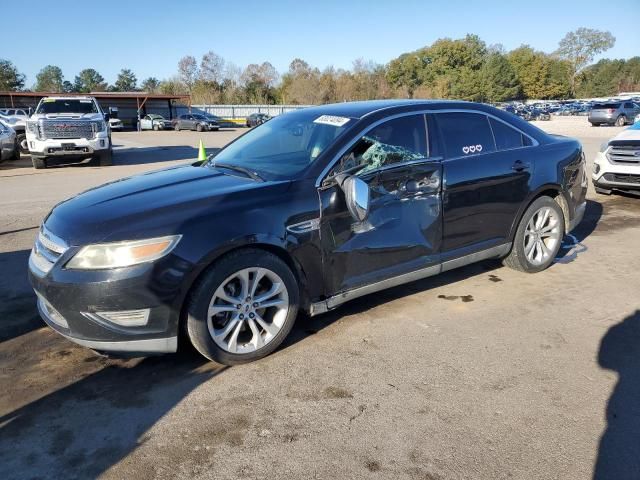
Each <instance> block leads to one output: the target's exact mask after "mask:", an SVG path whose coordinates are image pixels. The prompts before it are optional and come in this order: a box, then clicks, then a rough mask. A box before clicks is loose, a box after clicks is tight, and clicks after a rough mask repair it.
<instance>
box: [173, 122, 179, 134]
mask: <svg viewBox="0 0 640 480" xmlns="http://www.w3.org/2000/svg"><path fill="white" fill-rule="evenodd" d="M174 130H175V131H176V132H179V131H180V124H178V123H176V126H175V127H174Z"/></svg>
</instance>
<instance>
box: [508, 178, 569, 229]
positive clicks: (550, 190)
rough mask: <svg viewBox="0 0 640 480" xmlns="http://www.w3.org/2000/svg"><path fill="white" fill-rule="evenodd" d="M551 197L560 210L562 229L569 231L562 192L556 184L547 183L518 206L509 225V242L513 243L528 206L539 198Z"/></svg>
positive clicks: (567, 214)
mask: <svg viewBox="0 0 640 480" xmlns="http://www.w3.org/2000/svg"><path fill="white" fill-rule="evenodd" d="M544 196H546V197H551V198H552V199H553V200H554V201H555V202H556V203H557V204H558V205H559V206H560V208H561V209H562V215H563V217H564V228H565V231H568V229H569V222H570V219H569V203H568V202H567V199H566V198H565V196H564V193H563V192H562V187H561V186H560V185H558V184H554V183H549V184H545V185H542V186H540V187H539V188H538V189H536V190H535V191H533V192H532V193H531V195H530V196H529V197H528V198H527V201H526V202H522V205H521V206H520V210H518V215H516V218H515V219H514V222H513V224H512V225H511V233H510V235H509V240H510V241H512V242H513V238H514V236H515V234H516V231H517V230H518V225H520V221H521V220H522V217H523V216H524V213H525V212H526V211H527V209H528V208H529V206H530V205H531V204H532V203H533V202H535V201H536V200H537V199H538V198H540V197H544Z"/></svg>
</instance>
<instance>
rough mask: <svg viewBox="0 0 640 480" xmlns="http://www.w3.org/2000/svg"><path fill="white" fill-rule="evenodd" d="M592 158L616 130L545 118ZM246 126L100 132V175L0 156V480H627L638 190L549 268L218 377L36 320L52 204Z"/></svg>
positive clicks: (457, 290) (370, 310)
mask: <svg viewBox="0 0 640 480" xmlns="http://www.w3.org/2000/svg"><path fill="white" fill-rule="evenodd" d="M538 125H539V126H540V127H541V128H543V129H546V130H548V131H550V132H552V133H559V134H564V135H570V136H575V137H578V138H579V139H580V140H581V141H582V142H583V145H584V148H585V151H586V153H587V157H588V159H589V160H590V163H591V161H592V159H593V156H594V155H595V152H596V151H597V149H598V147H599V145H600V144H601V143H602V142H603V141H604V140H605V139H607V138H609V137H611V136H613V135H614V134H615V133H617V132H618V131H619V130H620V129H619V128H616V127H599V128H592V127H590V126H589V125H588V123H587V121H586V118H584V117H554V118H553V119H552V120H551V121H549V122H539V124H538ZM242 131H243V130H242V129H239V130H236V131H234V130H227V131H220V132H210V133H204V134H196V133H190V132H145V133H140V134H139V133H133V132H132V133H115V134H114V135H113V138H114V143H115V144H116V145H117V148H116V153H115V165H114V166H113V167H106V168H99V167H91V166H84V165H83V166H76V167H65V168H51V169H47V170H42V171H35V170H33V169H32V168H31V165H30V160H29V158H28V157H23V159H22V160H20V161H19V162H15V163H4V164H2V165H0V207H1V208H0V272H2V273H3V275H2V276H1V277H0V382H1V383H0V386H1V388H0V478H3V479H9V478H42V477H52V478H89V477H96V476H102V477H104V478H113V479H117V478H133V477H135V478H137V479H139V480H142V479H146V478H174V477H190V478H198V479H200V478H202V479H205V478H207V479H235V478H251V479H253V478H264V479H273V478H290V479H305V480H307V479H310V478H329V479H336V478H337V479H341V478H394V479H405V478H407V479H431V480H435V479H480V478H486V479H489V478H491V479H507V478H509V479H512V478H517V479H549V478H561V479H574V478H575V479H584V478H588V477H592V476H595V477H596V478H602V479H631V478H640V433H639V432H640V401H638V399H639V398H640V295H639V294H638V289H639V287H640V258H639V257H638V255H637V247H638V245H639V244H640V198H634V197H631V196H621V195H614V196H611V197H602V196H596V195H595V194H594V192H593V191H592V189H591V187H590V191H589V195H588V200H589V203H588V208H587V215H586V218H585V221H584V222H583V223H582V224H581V226H580V227H579V229H578V230H577V231H576V232H575V239H571V238H568V239H567V241H566V245H565V247H564V248H563V249H562V251H561V254H560V255H559V258H558V260H557V263H555V264H554V265H553V266H552V267H551V268H549V269H548V270H546V271H545V272H542V273H540V274H536V275H526V274H522V273H518V272H515V271H512V270H509V269H507V268H504V267H502V266H501V265H500V264H499V263H497V262H495V261H490V262H483V263H480V264H476V265H472V266H469V267H466V268H463V269H459V270H456V271H452V272H448V273H446V274H443V275H440V276H438V277H435V278H430V279H426V280H423V281H420V282H416V283H413V284H410V285H406V286H402V287H397V288H395V289H392V290H389V291H386V292H382V293H380V294H377V295H375V296H370V297H365V298H361V299H358V300H355V301H353V302H351V303H350V304H347V305H345V306H344V307H343V308H341V309H339V310H337V311H335V312H332V313H329V314H325V315H321V316H319V317H315V318H313V319H311V320H303V321H300V322H298V324H297V326H296V328H295V330H294V333H293V338H292V339H291V340H290V341H288V343H287V345H285V346H284V348H281V349H280V350H279V351H278V352H276V353H275V354H273V355H271V356H270V357H268V358H266V359H264V360H261V361H259V362H256V363H253V364H249V365H244V366H239V367H233V368H221V367H220V366H218V365H215V364H211V363H207V362H206V361H204V360H203V359H202V358H200V357H199V356H198V355H197V354H195V353H193V352H191V351H190V350H187V351H185V352H182V353H179V354H175V355H167V356H162V357H154V358H146V359H130V360H115V359H105V358H103V357H99V356H97V355H96V354H95V353H93V352H92V351H90V350H86V349H84V348H81V347H77V346H75V345H74V344H72V343H70V342H68V341H67V340H65V339H63V338H62V337H60V336H58V335H57V334H55V333H53V332H52V331H50V330H49V329H47V328H44V327H43V323H42V321H41V320H40V319H39V318H38V316H37V313H36V310H35V297H34V295H33V293H32V292H31V290H30V288H29V286H28V284H27V281H26V263H27V257H28V253H29V250H30V248H31V244H32V241H33V238H34V236H35V233H36V229H37V227H38V225H39V224H40V222H41V221H42V218H43V217H44V215H45V214H46V213H47V212H48V211H49V210H50V209H51V207H52V206H53V205H54V204H55V203H56V202H59V201H61V200H63V199H64V198H66V197H68V196H70V195H73V194H75V193H77V192H80V191H82V190H85V189H87V188H90V187H92V186H95V185H99V184H101V183H104V182H106V181H110V180H114V179H117V178H120V177H122V176H126V175H131V174H135V173H138V172H144V171H149V170H152V169H155V168H160V167H165V166H168V165H172V164H176V163H181V162H184V161H187V160H189V159H193V158H195V156H196V154H197V151H196V149H195V146H196V144H197V142H198V140H199V139H200V138H202V139H203V140H204V141H205V144H206V146H207V148H208V149H210V151H211V150H212V149H214V148H218V147H221V146H222V145H224V144H225V143H226V142H228V141H230V140H231V139H232V138H235V136H236V135H237V134H238V133H241V132H242Z"/></svg>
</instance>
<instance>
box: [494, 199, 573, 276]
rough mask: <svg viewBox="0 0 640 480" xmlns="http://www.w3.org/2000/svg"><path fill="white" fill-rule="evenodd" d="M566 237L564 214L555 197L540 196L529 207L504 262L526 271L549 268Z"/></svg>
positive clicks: (535, 271)
mask: <svg viewBox="0 0 640 480" xmlns="http://www.w3.org/2000/svg"><path fill="white" fill-rule="evenodd" d="M563 237H564V215H563V213H562V209H561V208H560V205H558V204H557V203H556V202H555V201H554V200H553V199H552V198H550V197H547V196H543V197H539V198H537V199H536V200H534V202H533V203H532V204H531V205H530V206H529V208H527V210H526V212H525V213H524V215H523V216H522V219H521V220H520V224H519V225H518V229H517V230H516V234H515V237H514V239H513V246H512V248H511V252H510V253H509V255H508V256H507V257H506V258H505V259H504V260H503V263H504V264H505V265H506V266H508V267H511V268H513V269H514V270H519V271H521V272H526V273H537V272H541V271H542V270H544V269H546V268H547V267H548V266H549V265H551V263H552V262H553V260H554V259H555V257H556V255H557V254H558V251H559V250H560V246H561V244H562V239H563Z"/></svg>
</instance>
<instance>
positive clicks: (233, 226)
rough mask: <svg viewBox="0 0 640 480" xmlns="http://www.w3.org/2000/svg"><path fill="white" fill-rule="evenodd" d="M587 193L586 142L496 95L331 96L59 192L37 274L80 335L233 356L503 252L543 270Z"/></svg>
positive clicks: (43, 291) (45, 300) (518, 265)
mask: <svg viewBox="0 0 640 480" xmlns="http://www.w3.org/2000/svg"><path fill="white" fill-rule="evenodd" d="M445 179H446V182H445V181H444V180H445ZM586 191H587V176H586V172H585V160H584V154H583V152H582V146H581V145H580V143H579V142H578V141H576V140H574V139H571V138H567V137H561V136H553V135H548V134H547V133H545V132H543V131H542V130H540V129H539V128H537V127H535V126H533V125H531V124H529V123H527V122H524V121H522V120H521V119H519V118H516V117H515V116H513V115H511V114H509V113H506V112H503V111H501V110H498V109H496V108H493V107H490V106H487V105H483V104H478V103H470V102H456V101H446V102H445V101H424V100H414V101H411V100H386V101H370V102H352V103H340V104H334V105H323V106H319V107H311V108H305V109H301V110H297V111H294V112H289V113H286V114H283V115H279V116H277V117H275V118H273V119H272V120H269V121H268V122H266V123H264V124H263V125H259V126H258V127H256V128H254V129H252V130H250V131H249V132H247V133H246V134H245V135H243V136H241V137H239V138H238V139H237V140H235V141H234V142H231V143H229V144H228V145H227V146H226V147H224V148H223V149H222V150H221V151H220V152H219V153H218V154H217V155H216V156H215V157H214V158H213V159H211V161H209V162H205V163H204V164H200V163H198V164H187V165H184V166H179V167H174V168H171V169H165V170H160V171H157V172H151V173H145V174H143V175H139V176H134V177H129V178H126V179H122V180H119V181H117V182H112V183H110V184H107V185H104V186H102V187H97V188H92V189H91V190H88V191H86V192H84V193H81V194H79V195H77V196H75V197H73V198H71V199H69V200H67V201H64V202H61V203H59V204H58V205H57V206H56V207H54V208H53V210H52V211H51V212H50V213H49V214H48V215H47V216H46V217H45V220H44V222H43V224H42V226H41V229H40V231H39V232H38V234H37V239H36V242H35V245H34V247H33V250H32V253H31V256H30V260H29V271H30V273H29V278H30V281H31V285H32V286H33V288H34V290H35V292H36V295H37V298H38V300H37V303H38V308H39V311H40V314H41V315H42V317H43V319H44V320H45V322H46V323H47V324H48V325H49V326H50V327H51V328H52V329H54V330H55V331H57V332H58V333H60V334H62V335H64V336H65V337H67V338H69V339H71V340H72V341H75V342H77V343H79V344H80V345H84V346H85V347H89V348H93V349H96V350H111V351H116V352H118V351H119V352H123V351H127V352H130V353H131V352H143V353H145V354H149V353H160V352H173V351H176V349H177V348H178V336H179V335H180V336H181V335H182V334H184V338H185V339H189V340H190V341H191V343H192V344H193V345H194V346H195V348H196V349H197V350H198V351H200V353H202V354H203V355H204V356H205V357H207V358H209V359H212V360H215V361H217V362H220V363H223V364H227V365H233V364H239V363H244V362H248V361H252V360H256V359H258V358H261V357H264V356H265V355H268V354H269V353H270V352H272V351H274V350H275V349H276V348H277V347H278V346H279V345H280V344H281V343H282V342H283V340H285V338H286V337H287V336H288V334H289V332H290V331H291V328H292V327H293V324H294V322H295V321H296V318H297V317H298V313H299V312H300V311H304V312H306V313H308V314H309V315H317V314H321V313H324V312H327V311H329V310H332V309H334V308H336V307H338V306H340V305H341V304H343V303H345V302H347V301H349V300H352V299H354V298H358V297H360V296H363V295H367V294H371V293H374V292H378V291H380V290H384V289H386V288H390V287H394V286H397V285H401V284H404V283H407V282H412V281H415V280H418V279H421V278H425V277H429V276H433V275H437V274H439V273H441V272H445V271H448V270H451V269H453V268H457V267H461V266H464V265H468V264H470V263H472V262H477V261H480V260H485V259H490V258H501V259H503V261H504V263H505V264H506V265H507V266H509V267H511V268H514V269H516V270H519V271H521V272H526V273H535V272H540V271H542V270H544V269H546V268H547V267H548V266H549V265H550V264H551V263H552V262H553V261H554V259H555V257H556V255H557V253H558V251H559V249H560V246H561V243H562V240H563V237H564V234H565V233H566V232H570V231H571V230H572V229H573V228H574V227H576V225H578V223H579V222H580V221H581V219H582V217H583V215H584V211H585V206H586V201H585V195H586ZM538 301H539V299H538V298H532V299H531V302H532V305H535V303H536V302H538ZM388 327H389V328H392V327H393V326H392V325H391V324H389V325H388Z"/></svg>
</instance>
